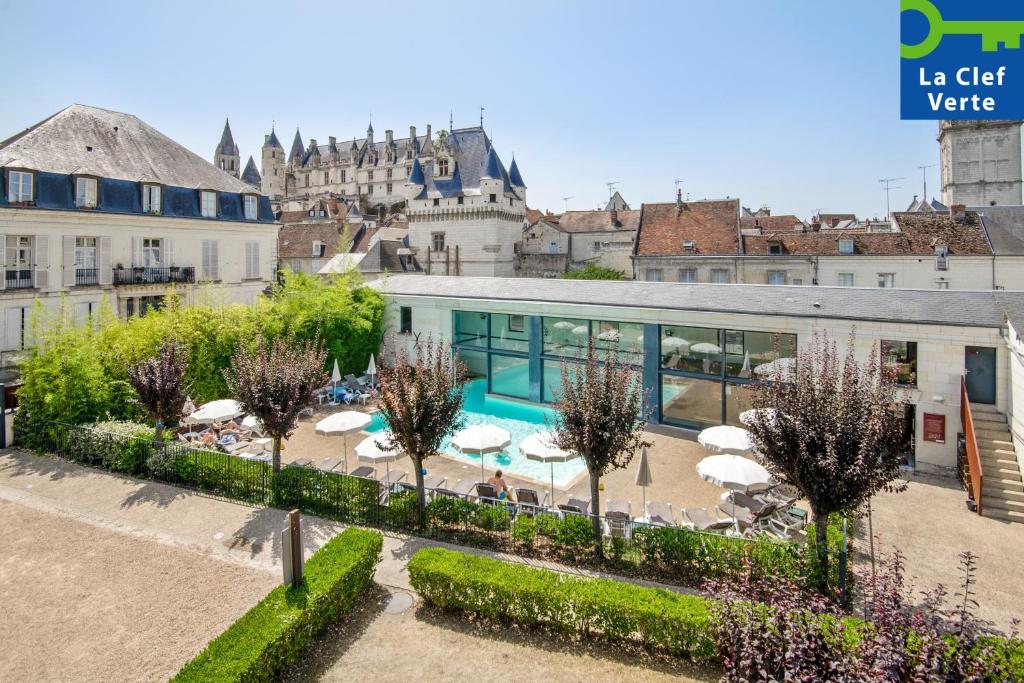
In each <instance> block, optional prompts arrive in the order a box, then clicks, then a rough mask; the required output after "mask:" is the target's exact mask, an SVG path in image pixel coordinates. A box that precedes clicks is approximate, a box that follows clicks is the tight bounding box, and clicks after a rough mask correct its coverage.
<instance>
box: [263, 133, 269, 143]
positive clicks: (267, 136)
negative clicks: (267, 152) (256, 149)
mask: <svg viewBox="0 0 1024 683" xmlns="http://www.w3.org/2000/svg"><path fill="white" fill-rule="evenodd" d="M263 144H264V145H268V144H270V136H269V135H264V136H263Z"/></svg>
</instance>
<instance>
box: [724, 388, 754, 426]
mask: <svg viewBox="0 0 1024 683" xmlns="http://www.w3.org/2000/svg"><path fill="white" fill-rule="evenodd" d="M752 401H753V389H752V388H751V385H749V384H729V383H726V385H725V424H727V425H732V426H733V427H746V425H744V424H742V423H741V422H740V413H742V412H743V411H744V410H750V409H751V408H753V407H754V404H753V402H752Z"/></svg>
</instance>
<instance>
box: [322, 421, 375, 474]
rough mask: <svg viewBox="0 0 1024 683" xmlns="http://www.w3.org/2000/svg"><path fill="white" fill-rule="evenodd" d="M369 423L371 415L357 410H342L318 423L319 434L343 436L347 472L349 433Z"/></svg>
mask: <svg viewBox="0 0 1024 683" xmlns="http://www.w3.org/2000/svg"><path fill="white" fill-rule="evenodd" d="M368 424H370V416H369V415H367V414H366V413H360V412H357V411H355V410H342V411H341V412H337V413H334V414H333V415H328V416H327V417H325V418H324V419H322V420H320V421H319V422H317V423H316V433H317V434H323V435H324V436H340V437H341V438H342V446H341V448H342V452H341V457H342V460H343V461H344V463H345V472H348V435H349V434H354V433H355V432H358V431H360V430H362V429H364V428H365V427H366V426H367V425H368Z"/></svg>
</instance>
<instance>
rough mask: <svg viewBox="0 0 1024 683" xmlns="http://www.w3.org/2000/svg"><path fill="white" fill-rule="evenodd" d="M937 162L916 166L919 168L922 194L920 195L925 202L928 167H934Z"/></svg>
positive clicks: (926, 201) (926, 199)
mask: <svg viewBox="0 0 1024 683" xmlns="http://www.w3.org/2000/svg"><path fill="white" fill-rule="evenodd" d="M936 166H938V164H928V165H927V166H918V168H919V169H920V170H921V185H922V187H921V190H922V192H923V193H924V194H922V195H921V201H923V202H924V203H925V204H927V203H928V169H929V168H935V167H936Z"/></svg>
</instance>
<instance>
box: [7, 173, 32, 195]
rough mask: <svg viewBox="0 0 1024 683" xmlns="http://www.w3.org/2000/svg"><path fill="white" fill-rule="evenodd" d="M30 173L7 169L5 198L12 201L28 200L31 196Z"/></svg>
mask: <svg viewBox="0 0 1024 683" xmlns="http://www.w3.org/2000/svg"><path fill="white" fill-rule="evenodd" d="M32 180H33V178H32V174H31V173H26V172H25V171H8V173H7V198H8V199H9V200H10V201H12V202H30V201H32V199H33V196H32Z"/></svg>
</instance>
